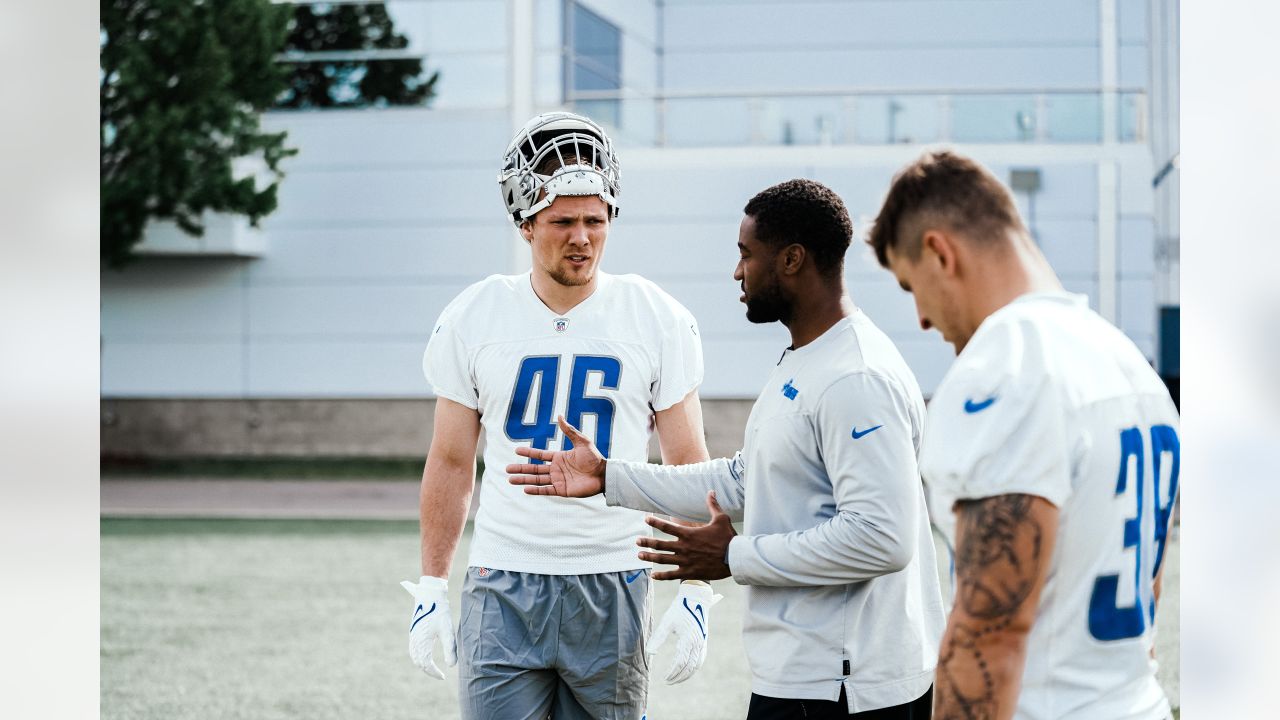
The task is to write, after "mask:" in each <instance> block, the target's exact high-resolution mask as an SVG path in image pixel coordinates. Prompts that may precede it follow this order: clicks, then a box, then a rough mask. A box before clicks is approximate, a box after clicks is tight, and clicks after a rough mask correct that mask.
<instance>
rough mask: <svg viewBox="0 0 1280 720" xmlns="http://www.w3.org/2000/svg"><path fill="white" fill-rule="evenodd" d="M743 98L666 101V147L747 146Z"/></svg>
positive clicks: (748, 136)
mask: <svg viewBox="0 0 1280 720" xmlns="http://www.w3.org/2000/svg"><path fill="white" fill-rule="evenodd" d="M747 103H748V101H747V100H746V99H745V98H688V99H684V98H682V99H672V100H668V101H667V103H666V105H667V116H666V127H665V131H666V138H667V145H668V146H671V147H714V146H723V145H748V144H750V142H751V112H750V111H749V110H748V106H747Z"/></svg>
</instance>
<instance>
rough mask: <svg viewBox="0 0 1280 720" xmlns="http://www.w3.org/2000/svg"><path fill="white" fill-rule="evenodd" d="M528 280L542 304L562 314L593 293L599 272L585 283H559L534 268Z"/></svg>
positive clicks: (597, 283) (598, 279) (598, 278)
mask: <svg viewBox="0 0 1280 720" xmlns="http://www.w3.org/2000/svg"><path fill="white" fill-rule="evenodd" d="M529 280H530V283H531V284H532V285H533V294H534V295H537V296H538V299H539V300H541V301H542V304H543V305H546V306H547V309H549V310H550V311H551V312H553V313H555V314H557V315H564V314H565V313H567V312H569V311H570V310H572V309H574V308H575V307H577V306H578V305H579V304H580V303H582V301H583V300H586V299H587V298H589V297H591V295H592V294H593V293H595V291H596V287H597V286H598V285H599V282H600V273H599V272H598V271H597V272H596V273H595V274H594V275H592V276H591V280H590V281H589V282H587V284H585V285H561V284H560V283H558V282H556V281H555V280H553V279H551V277H550V276H549V275H546V274H544V273H539V272H537V271H536V270H535V271H534V272H532V273H531V274H530V276H529Z"/></svg>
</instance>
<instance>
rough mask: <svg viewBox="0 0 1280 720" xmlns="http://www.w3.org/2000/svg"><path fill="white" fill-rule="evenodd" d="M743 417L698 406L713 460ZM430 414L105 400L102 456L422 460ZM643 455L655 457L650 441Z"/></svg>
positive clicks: (390, 408)
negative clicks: (647, 451) (701, 409)
mask: <svg viewBox="0 0 1280 720" xmlns="http://www.w3.org/2000/svg"><path fill="white" fill-rule="evenodd" d="M750 411H751V402H750V401H747V400H713V401H710V402H707V403H705V404H704V405H703V413H704V419H705V422H706V436H707V447H708V450H710V452H711V455H712V457H730V456H732V455H733V453H734V452H736V451H737V450H738V449H739V448H741V447H742V429H743V428H744V427H745V426H746V424H747V415H748V414H749V413H750ZM434 413H435V401H434V400H164V399H154V400H141V399H132V400H124V399H107V400H103V401H102V454H103V455H104V456H110V457H115V458H142V457H146V458H186V457H202V458H220V457H221V458H241V457H289V458H306V459H323V458H350V457H375V458H425V457H426V454H427V449H428V447H429V446H430V444H431V443H430V441H431V432H432V428H433V427H434V423H433V418H434ZM482 452H483V447H481V448H480V453H482ZM480 453H478V454H480ZM649 454H650V457H652V458H654V459H657V458H658V457H659V452H658V444H657V438H656V436H655V438H654V440H653V442H651V443H650V446H649Z"/></svg>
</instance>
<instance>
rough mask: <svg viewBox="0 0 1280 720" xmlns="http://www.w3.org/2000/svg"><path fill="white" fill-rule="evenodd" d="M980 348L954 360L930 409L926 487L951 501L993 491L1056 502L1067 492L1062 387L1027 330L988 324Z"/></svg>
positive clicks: (1068, 468)
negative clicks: (990, 331) (989, 332)
mask: <svg viewBox="0 0 1280 720" xmlns="http://www.w3.org/2000/svg"><path fill="white" fill-rule="evenodd" d="M993 330H997V332H995V333H993V335H992V336H989V337H987V338H983V345H982V348H981V353H979V354H977V355H976V356H975V357H965V358H961V360H958V361H957V366H956V367H955V368H954V369H953V373H951V374H950V375H948V377H947V378H946V381H945V385H946V388H945V393H944V392H939V393H938V395H937V396H936V397H935V398H934V402H933V406H931V407H930V412H929V421H928V424H927V425H926V428H925V440H924V442H925V446H926V450H925V451H924V452H923V453H922V463H921V464H922V466H923V467H924V470H925V477H926V480H927V481H928V482H929V484H930V488H931V490H934V491H936V494H937V495H938V496H939V498H940V499H943V498H945V500H946V502H947V505H948V506H947V507H946V508H941V507H940V508H938V510H945V511H946V513H947V514H950V509H951V508H950V503H953V502H955V501H957V500H979V499H982V498H988V497H993V496H996V495H1007V494H1026V495H1036V496H1039V497H1043V498H1044V499H1046V500H1048V501H1049V502H1051V503H1053V504H1054V505H1057V506H1058V507H1062V505H1063V503H1065V502H1066V500H1067V499H1068V498H1069V497H1070V495H1071V461H1070V458H1071V451H1070V448H1069V447H1068V442H1067V437H1068V435H1067V432H1066V430H1067V426H1068V423H1070V422H1071V417H1070V412H1069V410H1070V409H1069V407H1068V406H1067V405H1068V404H1067V402H1066V401H1065V398H1064V395H1063V390H1062V388H1061V387H1060V385H1059V383H1056V382H1055V381H1054V378H1053V376H1052V374H1051V372H1050V371H1049V369H1048V367H1047V363H1046V362H1045V361H1046V358H1045V357H1044V355H1043V353H1042V351H1041V347H1040V344H1039V342H1038V338H1037V337H1036V336H1035V334H1034V331H1033V330H1032V329H1031V328H1029V327H1027V326H1025V325H1020V324H1016V323H1009V324H1008V325H1006V326H1002V327H999V328H993Z"/></svg>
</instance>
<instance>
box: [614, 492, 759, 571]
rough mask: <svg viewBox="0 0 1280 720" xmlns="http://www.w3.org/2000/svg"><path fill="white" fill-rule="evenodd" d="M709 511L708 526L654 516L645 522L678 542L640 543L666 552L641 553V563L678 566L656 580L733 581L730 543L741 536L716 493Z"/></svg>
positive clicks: (643, 540)
mask: <svg viewBox="0 0 1280 720" xmlns="http://www.w3.org/2000/svg"><path fill="white" fill-rule="evenodd" d="M707 510H708V511H709V512H710V514H711V522H708V523H706V524H705V525H685V524H683V523H674V522H671V521H670V520H663V519H662V518H657V517H654V516H652V515H650V516H648V517H646V518H645V519H644V521H645V522H647V523H649V525H651V526H652V527H655V528H657V529H658V530H661V531H662V532H664V533H666V534H668V535H673V536H675V538H676V539H675V540H660V539H658V538H655V537H641V538H639V539H637V540H636V544H637V545H639V546H640V547H646V548H651V549H653V550H662V551H663V552H641V553H639V554H638V555H637V557H639V558H640V559H641V560H645V561H648V562H652V563H658V564H659V565H675V566H676V569H675V570H663V571H661V572H655V573H654V574H653V579H654V580H719V579H720V578H727V577H729V575H730V572H729V566H728V565H727V564H726V563H725V558H726V556H727V555H728V553H729V543H730V541H732V540H733V538H734V537H736V536H737V535H738V532H737V531H736V530H734V529H733V521H731V520H730V519H729V516H728V514H726V513H725V511H724V510H721V509H720V504H719V503H717V502H716V494H715V491H714V490H713V491H710V492H708V493H707Z"/></svg>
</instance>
